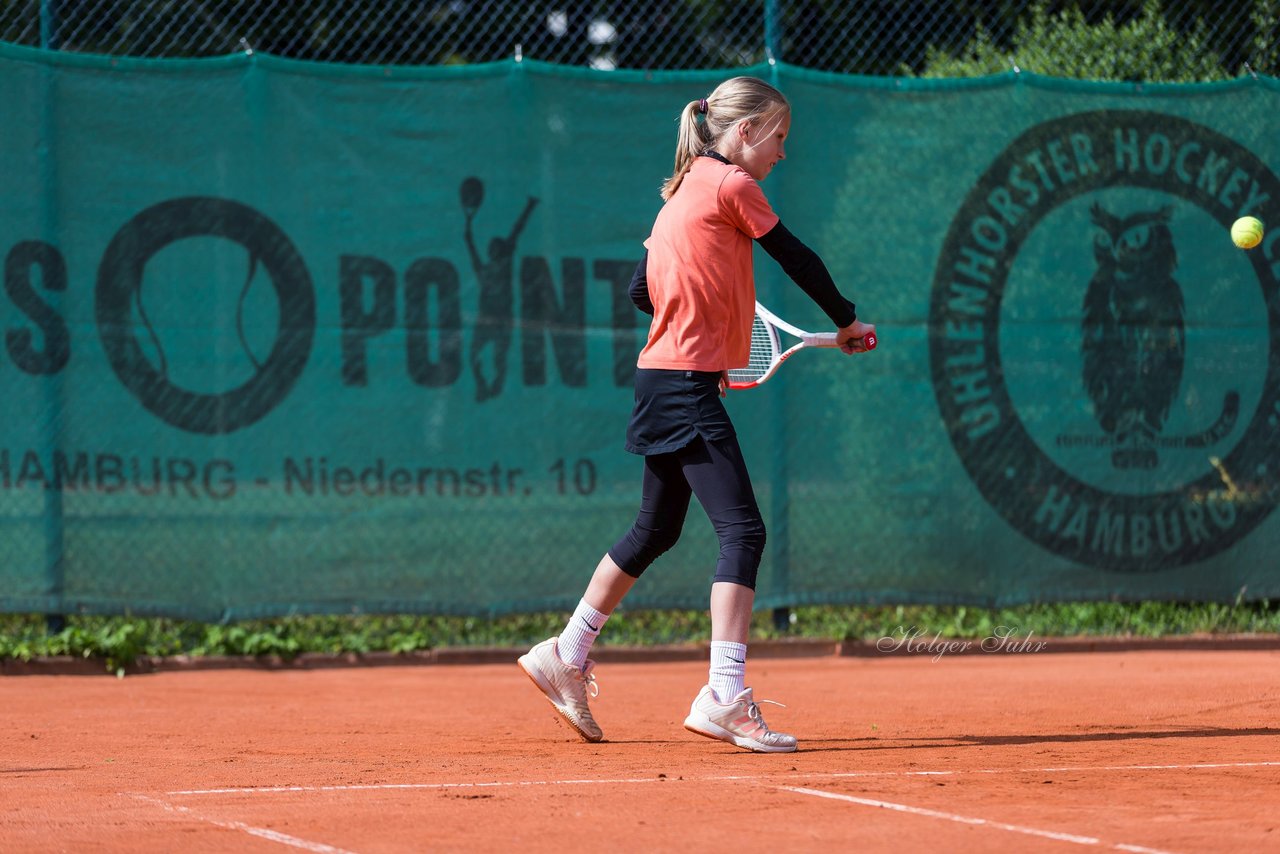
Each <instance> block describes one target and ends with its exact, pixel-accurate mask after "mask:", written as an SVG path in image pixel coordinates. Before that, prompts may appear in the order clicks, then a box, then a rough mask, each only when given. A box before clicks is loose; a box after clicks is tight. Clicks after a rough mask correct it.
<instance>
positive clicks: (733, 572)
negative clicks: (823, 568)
mask: <svg viewBox="0 0 1280 854" xmlns="http://www.w3.org/2000/svg"><path fill="white" fill-rule="evenodd" d="M790 127H791V107H790V105H789V104H788V102H787V100H786V98H785V97H783V95H782V93H780V92H779V91H778V90H777V89H775V88H773V87H772V86H770V85H769V84H767V83H765V82H763V81H761V80H757V79H755V78H752V77H735V78H733V79H732V80H727V81H725V82H724V83H722V84H720V86H718V87H716V89H715V91H714V92H712V93H711V94H710V95H708V96H707V97H706V98H702V99H699V100H696V101H691V102H690V103H689V104H687V105H686V106H685V108H684V112H683V113H682V114H681V117H680V132H679V138H678V142H677V145H676V156H675V171H674V173H673V174H672V175H671V177H670V178H669V179H668V180H667V182H666V183H665V185H664V186H663V188H662V198H663V199H664V201H665V204H664V205H663V207H662V209H661V211H660V212H659V213H658V217H657V219H656V220H655V222H654V224H653V230H652V232H651V233H650V235H649V239H648V240H646V241H645V244H644V245H645V254H644V257H643V258H642V259H641V261H640V264H639V265H638V266H637V268H636V272H635V276H634V277H633V279H632V282H631V299H632V301H633V302H635V304H636V305H637V306H638V307H639V308H640V309H641V310H642V311H644V312H646V313H647V314H651V315H653V320H652V322H651V323H650V326H649V336H648V341H647V343H646V344H645V346H644V348H643V350H641V352H640V357H639V360H638V364H637V370H636V379H635V408H634V410H633V412H632V416H631V421H630V424H629V425H628V427H627V440H626V448H627V450H628V451H630V452H631V453H634V454H639V455H641V456H642V457H643V458H644V476H643V481H642V494H641V500H640V511H639V514H638V515H637V517H636V521H635V523H634V525H632V527H631V530H629V531H628V532H627V533H626V534H625V535H624V536H623V537H622V539H620V540H619V541H618V542H617V543H616V544H615V545H614V546H613V548H611V549H609V551H608V552H607V553H606V554H605V555H604V557H603V558H601V560H600V563H599V565H598V566H597V567H596V570H595V573H594V575H593V576H592V577H591V581H590V583H589V584H588V585H587V589H586V591H585V593H584V594H583V596H582V600H581V601H580V602H579V603H578V606H577V609H576V610H575V611H574V613H573V616H572V617H571V618H570V619H569V623H568V625H566V626H565V628H564V630H563V631H562V632H561V633H560V634H559V636H557V637H553V638H549V639H547V640H545V641H543V642H542V643H540V644H538V645H536V646H534V647H533V648H532V649H531V650H530V651H529V652H528V653H526V654H525V655H523V656H521V657H520V666H521V667H522V668H523V669H524V671H525V672H526V673H527V674H528V676H529V678H530V679H532V680H533V682H534V683H535V684H536V685H537V686H538V688H539V689H541V690H542V692H543V694H545V695H546V697H547V699H548V700H550V701H551V703H552V705H554V706H555V708H556V710H557V711H558V712H559V713H560V714H561V716H562V717H563V718H564V719H565V720H566V721H568V722H569V724H570V725H571V726H573V728H574V729H575V730H577V732H578V733H579V735H581V736H582V738H584V739H586V740H587V741H600V740H601V738H603V734H602V733H601V731H600V727H599V726H598V725H597V724H596V722H595V719H594V718H593V717H592V715H591V710H590V708H589V707H588V705H587V700H588V694H591V695H592V696H595V695H596V694H597V693H598V688H597V686H596V682H595V676H594V673H593V671H594V662H592V661H590V660H588V658H587V654H588V653H589V652H590V650H591V645H592V644H593V643H594V642H595V639H596V638H597V637H598V636H599V634H600V630H601V629H602V628H603V627H604V624H605V621H606V620H608V619H609V615H610V614H611V613H613V610H614V609H615V608H616V607H617V606H618V604H619V603H620V602H621V601H622V599H623V597H624V596H626V594H627V592H628V591H629V590H630V589H631V586H632V585H633V584H635V582H636V579H638V578H639V577H640V575H641V574H642V573H643V572H644V571H645V569H647V568H648V566H649V565H650V564H651V563H653V562H654V560H655V559H656V558H657V557H658V556H659V555H661V554H662V553H663V552H665V551H667V550H668V549H670V548H671V547H672V546H673V545H675V543H676V541H677V540H678V539H679V538H680V532H681V529H682V528H683V526H684V520H685V516H686V514H687V512H688V509H689V499H690V498H691V497H692V496H695V495H696V496H697V498H698V502H699V503H700V504H701V505H702V507H703V509H704V510H705V511H706V513H707V516H708V517H709V518H710V519H711V523H712V525H713V526H714V527H715V531H716V535H717V537H718V538H719V542H720V556H719V559H718V561H717V563H716V571H715V576H714V578H713V580H712V584H711V667H710V676H709V679H708V683H707V685H705V686H704V687H703V688H702V690H701V691H700V692H699V693H698V695H697V697H696V698H695V699H694V701H693V705H692V707H691V708H690V710H689V716H688V717H687V718H686V719H685V722H684V725H685V728H686V729H689V730H691V731H692V732H695V733H698V734H699V735H704V736H707V737H709V738H717V739H721V740H723V741H727V742H729V743H730V744H734V745H737V746H738V747H742V748H746V749H748V750H755V751H762V752H770V753H774V752H778V753H780V752H790V751H793V750H795V749H796V739H795V737H794V736H791V735H787V734H785V733H781V732H775V731H773V730H771V729H769V727H768V726H767V725H766V724H765V721H764V718H763V717H762V716H761V714H760V710H759V707H758V706H757V705H756V702H755V700H754V699H753V697H752V692H751V689H750V688H748V687H746V660H747V636H748V631H749V629H750V625H751V611H752V605H753V603H754V601H755V583H756V572H757V569H758V568H759V566H760V559H761V556H762V555H763V553H764V543H765V529H764V521H763V519H762V517H761V515H760V510H759V508H758V506H757V505H756V498H755V493H754V492H753V490H752V488H751V479H750V476H749V475H748V474H747V467H746V463H745V462H744V460H743V456H742V451H741V449H740V448H739V446H738V439H737V434H736V433H735V432H734V428H733V424H732V423H731V422H730V420H729V415H728V413H727V412H726V411H725V408H724V404H723V403H721V401H720V398H721V397H723V396H724V391H725V385H726V382H727V377H728V369H729V368H736V367H740V366H743V365H745V364H746V363H747V357H748V353H749V351H750V341H751V322H752V318H753V316H754V313H755V284H754V280H753V277H752V263H751V251H752V241H755V242H757V243H759V244H760V246H761V247H762V248H763V249H764V250H765V251H766V252H767V253H769V255H770V256H771V257H772V258H774V259H775V260H776V261H777V262H778V263H779V264H780V265H781V266H782V268H783V270H784V271H785V272H786V273H787V275H788V276H789V277H790V278H791V279H792V280H794V281H795V282H796V284H798V285H799V286H800V287H801V289H803V290H804V291H805V293H807V294H808V295H809V296H810V297H811V298H812V299H813V300H814V301H815V302H816V303H817V304H818V306H819V307H820V308H821V309H822V310H823V311H824V312H825V313H826V314H827V316H828V317H830V318H831V321H832V323H834V324H835V326H836V327H837V328H838V330H839V332H838V340H839V341H840V349H841V350H843V351H844V352H845V353H853V352H860V351H861V350H862V349H863V347H862V337H863V336H864V335H866V334H868V333H874V331H875V327H874V326H873V325H872V324H869V323H863V322H862V321H860V320H858V319H857V316H856V314H855V312H854V306H853V303H851V302H849V301H848V300H846V299H844V297H843V296H841V294H840V292H839V291H838V290H837V289H836V286H835V283H834V282H833V281H832V280H831V275H830V274H829V273H828V272H827V268H826V265H824V264H823V263H822V260H821V259H820V258H819V257H818V256H817V255H816V254H815V253H814V252H813V250H811V249H809V248H808V247H807V246H805V245H804V244H803V243H801V242H800V241H799V240H798V239H796V238H795V237H794V236H793V235H792V234H791V232H789V231H788V230H787V229H786V228H785V227H784V226H783V225H782V223H781V222H779V220H778V216H777V214H775V213H774V212H773V210H772V208H771V207H770V206H769V202H768V201H767V200H766V199H765V196H764V193H763V192H762V191H761V190H760V185H759V182H761V181H763V180H764V179H765V178H766V177H767V176H768V175H769V173H770V172H771V171H772V170H773V167H774V166H776V165H777V164H778V162H779V161H781V160H783V159H784V158H785V156H786V155H785V153H784V143H785V141H786V138H787V133H788V131H789V130H790Z"/></svg>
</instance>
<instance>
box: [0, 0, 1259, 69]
mask: <svg viewBox="0 0 1280 854" xmlns="http://www.w3.org/2000/svg"><path fill="white" fill-rule="evenodd" d="M1278 19H1280V0H1165V2H1163V3H1162V2H1160V0H1120V2H1117V1H1116V0H1079V2H1073V3H1048V2H1045V0H973V2H967V1H966V0H957V1H956V2H952V1H951V0H856V2H842V0H763V2H753V3H737V2H722V0H630V2H627V0H620V1H619V0H614V2H590V3H572V2H565V0H550V1H549V2H548V1H547V0H544V1H543V2H533V3H526V2H505V0H357V2H351V0H291V2H283V0H254V1H253V2H247V1H246V0H3V2H0V40H3V41H7V42H13V43H18V44H24V45H32V46H43V47H47V48H52V49H57V50H64V51H78V52H91V53H103V54H111V55H127V56H142V57H196V56H219V55H224V54H228V53H234V52H236V51H245V50H256V51H263V52H267V53H270V54H274V55H276V56H283V57H291V58H296V59H306V60H318V61H323V62H339V63H358V64H375V65H386V64H397V65H441V64H453V63H477V62H488V61H493V60H500V59H509V58H512V57H515V56H524V57H529V58H533V59H538V60H543V61H547V62H555V63H563V64H569V65H590V66H594V67H596V68H603V69H615V68H632V69H658V68H662V69H679V68H724V67H735V66H741V65H751V64H754V63H759V62H762V61H765V60H768V59H775V60H780V61H784V62H787V63H790V64H793V65H798V66H803V67H806V68H813V69H820V70H826V71H836V72H844V73H855V74H868V75H902V74H927V73H929V66H930V64H931V61H936V60H937V59H938V57H940V56H957V55H966V54H970V53H972V52H973V51H974V50H975V48H976V49H979V50H985V52H986V54H987V55H988V56H990V57H1003V58H1005V59H1006V60H1007V65H1006V67H1010V66H1012V65H1013V64H1015V63H1016V64H1017V65H1018V66H1019V67H1021V68H1025V69H1028V70H1031V71H1040V72H1042V73H1055V72H1060V71H1061V68H1060V66H1059V64H1058V63H1056V62H1055V57H1054V56H1053V53H1054V47H1053V39H1052V38H1049V39H1045V38H1043V36H1044V35H1045V33H1046V32H1048V33H1052V32H1053V31H1064V30H1069V29H1071V28H1077V29H1079V28H1081V27H1093V28H1095V29H1096V28H1102V29H1103V30H1111V31H1123V30H1124V29H1125V28H1126V27H1128V28H1129V31H1130V34H1131V35H1133V36H1135V38H1136V39H1137V43H1139V44H1142V45H1143V46H1142V47H1140V48H1137V49H1138V50H1150V49H1153V47H1155V46H1156V45H1155V44H1154V43H1155V42H1158V41H1160V39H1171V40H1176V41H1181V42H1183V43H1184V44H1185V43H1186V42H1188V41H1190V42H1191V43H1192V44H1193V46H1194V47H1195V49H1196V50H1197V52H1198V53H1201V54H1204V55H1207V56H1210V57H1211V58H1212V59H1213V63H1212V67H1213V68H1215V69H1219V72H1217V73H1214V74H1213V76H1235V75H1238V74H1240V73H1242V72H1243V71H1247V70H1257V71H1259V72H1265V73H1269V74H1275V73H1276V72H1275V70H1274V68H1273V66H1274V64H1275V63H1274V60H1275V56H1276V47H1275V40H1276V38H1275V37H1276V35H1277V30H1278V29H1280V27H1278V25H1277V21H1278ZM1144 22H1145V25H1146V27H1147V29H1146V30H1143V29H1142V27H1143V25H1144ZM1153 22H1154V25H1155V27H1156V29H1157V30H1158V35H1157V36H1151V35H1150V33H1151V32H1152V30H1151V27H1152V25H1153ZM1037 32H1038V33H1039V35H1040V36H1041V38H1036V37H1035V36H1036V35H1037ZM1112 49H1113V47H1109V46H1108V45H1106V44H1100V45H1095V52H1096V53H1101V54H1105V53H1106V52H1107V51H1108V50H1112ZM1139 67H1141V66H1139ZM976 70H978V71H982V70H993V69H990V68H986V69H984V68H983V67H982V66H978V67H977V68H976ZM1098 74H1099V76H1105V69H1103V70H1101V71H1099V72H1098ZM1122 76H1123V75H1122ZM1173 76H1175V77H1177V76H1182V77H1184V78H1190V79H1194V78H1195V77H1204V76H1206V72H1204V71H1203V70H1197V71H1196V73H1195V74H1194V75H1193V74H1190V73H1187V74H1183V75H1179V74H1178V73H1177V69H1176V68H1175V69H1173Z"/></svg>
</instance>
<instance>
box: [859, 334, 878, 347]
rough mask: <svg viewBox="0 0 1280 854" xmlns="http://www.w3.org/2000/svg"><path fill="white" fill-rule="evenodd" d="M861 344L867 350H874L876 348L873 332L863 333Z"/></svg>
mask: <svg viewBox="0 0 1280 854" xmlns="http://www.w3.org/2000/svg"><path fill="white" fill-rule="evenodd" d="M862 346H863V347H865V348H866V349H868V350H874V349H875V348H876V334H875V333H874V332H868V333H867V334H866V335H863V336H862Z"/></svg>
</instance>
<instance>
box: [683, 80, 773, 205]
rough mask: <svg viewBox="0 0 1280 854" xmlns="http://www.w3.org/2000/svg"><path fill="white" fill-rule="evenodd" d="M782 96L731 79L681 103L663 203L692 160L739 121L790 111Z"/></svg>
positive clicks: (756, 83) (752, 82)
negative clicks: (678, 128) (711, 90)
mask: <svg viewBox="0 0 1280 854" xmlns="http://www.w3.org/2000/svg"><path fill="white" fill-rule="evenodd" d="M790 109H791V104H790V103H789V102H788V101H787V99H786V97H785V96H784V95H783V94H782V93H781V92H779V91H778V90H777V89H775V88H774V87H772V86H770V85H769V84H768V83H766V82H764V81H763V80H760V79H758V78H756V77H734V78H732V79H730V80H726V81H724V82H723V83H721V84H720V85H719V86H717V87H716V88H715V91H714V92H712V93H711V94H710V95H708V96H707V97H706V98H699V99H698V100H696V101H690V102H689V103H688V104H685V107H684V111H683V112H681V113H680V132H679V135H678V137H677V138H676V163H675V171H674V172H672V173H671V177H670V178H668V179H667V180H666V183H664V184H663V185H662V199H663V201H666V200H667V199H669V198H671V197H672V196H673V195H675V192H676V190H678V189H680V182H681V181H683V180H684V176H685V173H686V172H688V171H689V167H690V166H691V165H692V164H693V161H694V158H696V157H697V156H698V155H700V154H702V153H703V152H704V151H706V150H707V149H709V148H715V147H716V144H717V143H719V142H720V139H721V138H722V137H723V136H724V135H725V134H727V133H728V132H729V131H730V130H732V129H733V128H734V127H735V126H737V125H738V124H739V123H740V122H748V121H749V122H754V121H756V120H758V119H760V118H762V117H764V116H767V115H770V114H771V113H778V112H782V111H783V110H790Z"/></svg>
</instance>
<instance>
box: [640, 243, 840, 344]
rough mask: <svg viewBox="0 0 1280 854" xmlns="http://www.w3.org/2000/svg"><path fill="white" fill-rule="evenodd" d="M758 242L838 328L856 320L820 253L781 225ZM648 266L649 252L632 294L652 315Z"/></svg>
mask: <svg viewBox="0 0 1280 854" xmlns="http://www.w3.org/2000/svg"><path fill="white" fill-rule="evenodd" d="M756 242H757V243H759V244H760V248H762V249H763V250H764V251H765V252H767V253H769V257H771V258H773V260H775V261H777V262H778V265H779V266H781V267H782V271H783V272H784V273H786V274H787V276H788V277H789V278H790V279H791V280H792V281H794V282H795V283H796V284H797V285H799V286H800V289H801V290H802V291H804V292H805V293H806V294H808V296H809V298H810V299H812V300H813V301H814V302H815V303H817V305H818V307H819V308H821V309H822V310H823V312H824V313H825V314H826V315H827V317H829V318H831V322H832V323H834V324H835V325H836V326H837V327H845V326H848V325H849V324H850V323H853V322H854V321H855V320H857V318H858V315H857V311H856V309H855V307H854V304H853V303H851V302H849V300H847V299H845V298H844V297H843V296H842V295H841V293H840V291H839V289H838V288H836V283H835V281H833V280H832V278H831V273H830V272H828V271H827V265H826V264H824V263H822V259H821V258H819V257H818V253H816V252H814V251H813V250H812V249H810V248H809V247H808V246H806V245H805V244H804V243H802V242H801V241H800V239H799V238H798V237H796V236H795V235H794V234H792V233H791V232H790V231H788V230H787V227H786V226H784V225H783V224H782V223H781V222H779V223H778V224H777V225H775V226H774V227H773V228H771V229H769V232H768V234H763V235H761V236H760V237H758V238H756ZM648 266H649V251H648V250H647V249H646V250H645V253H644V255H643V256H642V257H641V258H640V263H639V264H637V265H636V271H635V273H634V274H632V276H631V286H630V289H629V291H630V294H631V301H632V302H633V303H635V306H636V308H638V309H640V310H641V311H643V312H644V313H645V314H653V300H652V299H650V297H649V278H648Z"/></svg>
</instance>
